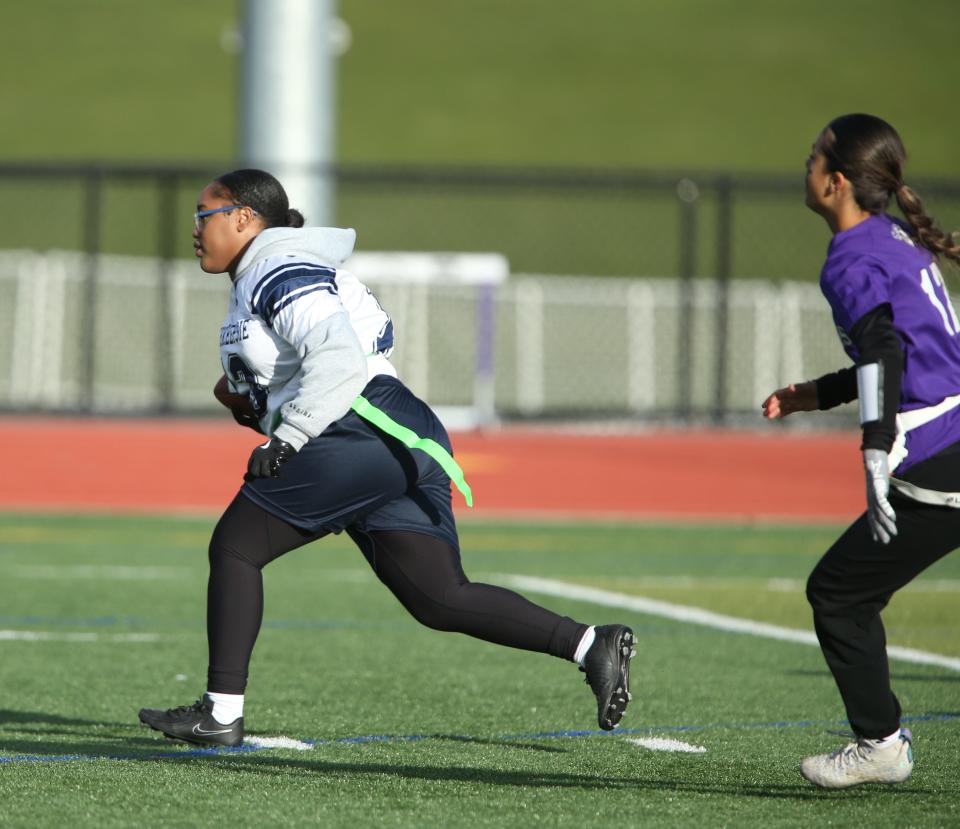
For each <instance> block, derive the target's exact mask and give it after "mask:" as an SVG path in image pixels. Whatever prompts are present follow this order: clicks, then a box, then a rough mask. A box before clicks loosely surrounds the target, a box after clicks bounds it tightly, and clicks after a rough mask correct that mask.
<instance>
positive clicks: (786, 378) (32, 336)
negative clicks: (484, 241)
mask: <svg viewBox="0 0 960 829" xmlns="http://www.w3.org/2000/svg"><path fill="white" fill-rule="evenodd" d="M358 256H359V254H358ZM368 256H370V257H371V262H373V261H374V259H373V258H372V257H379V259H377V260H376V261H377V262H378V263H379V265H378V268H379V270H378V271H377V272H372V273H371V275H370V276H369V277H368V284H369V285H370V287H371V288H372V289H373V290H374V291H375V292H376V293H377V296H378V298H379V299H380V302H381V304H382V305H383V306H384V307H385V308H386V309H387V310H388V311H389V312H390V313H391V315H392V316H393V318H394V321H395V327H396V330H397V346H396V350H395V353H394V362H395V363H396V365H397V367H398V369H399V371H400V373H401V376H402V377H404V378H405V379H406V380H407V382H408V383H409V384H410V386H411V387H412V388H413V389H414V391H415V392H417V393H418V394H420V395H421V396H422V397H424V398H425V399H427V400H429V401H430V402H431V403H433V404H435V405H438V406H444V407H449V406H454V407H461V408H463V409H468V410H473V411H475V412H485V414H483V415H482V416H481V417H480V419H487V418H488V415H489V410H493V409H495V410H496V412H498V413H499V414H502V415H508V416H509V415H511V414H514V415H524V416H564V415H570V416H578V417H582V416H591V415H597V416H601V415H602V416H609V415H613V416H623V417H644V416H649V415H662V414H669V413H671V412H678V411H686V412H689V413H692V414H693V415H695V416H696V415H697V414H704V415H706V414H709V413H711V412H713V411H714V409H715V406H716V403H717V400H718V399H722V401H723V407H724V409H725V410H726V411H729V412H747V411H756V410H757V409H758V407H759V404H760V402H761V401H762V400H763V398H764V396H765V395H766V394H767V393H768V392H769V391H770V390H772V389H773V388H776V387H777V386H779V385H782V384H784V383H786V382H790V381H795V380H803V379H808V378H812V377H815V376H818V375H820V374H823V373H825V372H828V371H832V370H835V369H836V368H838V367H840V366H842V365H845V364H846V363H847V359H846V357H845V356H844V354H843V352H842V350H841V348H840V345H839V342H838V340H837V336H836V333H835V330H834V326H833V322H832V320H831V318H830V314H829V311H828V309H827V306H826V303H825V301H824V299H823V297H822V296H821V295H820V292H819V289H818V287H817V286H816V285H814V284H808V283H795V282H785V283H772V282H767V281H764V280H760V279H749V280H733V281H731V282H730V284H729V286H728V294H727V315H726V319H727V329H726V337H725V338H724V339H721V338H720V337H718V333H719V332H718V331H717V322H718V319H721V318H722V315H720V314H719V313H718V309H719V307H720V306H719V303H720V298H721V297H720V294H719V293H718V288H717V286H716V284H715V283H714V282H713V281H710V280H693V281H692V282H691V283H688V284H689V286H690V287H689V289H688V288H687V287H685V283H683V282H680V281H678V280H676V279H658V278H635V279H627V278H614V279H611V278H596V277H589V276H586V275H585V276H547V275H533V274H513V275H512V276H511V277H510V278H509V279H508V280H506V281H504V278H505V276H506V264H505V262H501V263H499V264H497V263H496V261H495V260H494V259H491V260H488V267H486V269H485V270H484V273H483V274H480V275H479V276H478V277H477V278H476V279H473V278H459V279H458V278H447V277H445V276H444V271H443V268H440V269H439V271H438V272H437V273H436V274H434V275H433V277H432V278H431V279H430V280H426V281H424V280H418V279H412V278H410V275H409V274H407V276H406V277H404V276H403V275H402V271H403V267H404V266H401V265H400V264H399V263H400V262H401V258H402V257H406V262H407V265H406V266H405V267H409V265H410V261H411V260H410V259H409V255H408V254H405V255H398V258H396V260H395V262H396V263H397V266H396V268H395V269H394V270H396V273H395V274H392V275H391V273H390V268H391V266H390V257H391V256H393V255H392V254H375V255H374V254H369V255H368ZM448 260H449V257H448ZM93 264H95V266H96V269H95V270H96V279H95V280H94V279H93V278H91V276H90V273H91V270H90V268H91V260H90V259H88V258H87V257H85V256H84V255H83V254H79V253H65V252H49V253H36V252H31V251H7V252H2V253H0V325H2V327H3V330H4V331H5V332H6V336H5V337H3V338H0V407H3V408H6V409H11V408H30V409H38V408H39V409H49V410H74V409H89V410H92V411H98V412H140V411H143V412H149V411H158V410H165V411H199V410H203V409H208V408H209V409H213V408H215V406H216V403H215V402H214V401H213V398H212V396H211V389H212V387H213V384H214V382H215V381H216V379H217V377H218V376H219V374H220V364H219V356H218V346H217V335H218V332H219V328H220V324H221V321H222V319H223V316H224V312H225V308H226V298H227V291H228V287H229V283H228V280H227V279H226V277H224V276H208V275H206V274H203V273H202V272H200V271H199V269H198V268H197V265H196V264H195V263H194V262H190V261H179V260H178V261H174V262H161V261H159V260H154V259H146V258H132V257H120V256H106V255H104V256H100V257H98V258H97V260H96V262H95V263H93ZM474 264H476V263H475V262H474ZM347 267H351V268H354V267H355V266H354V263H353V261H351V262H349V263H348V264H347ZM355 270H356V272H357V273H358V275H361V276H363V273H362V269H361V268H360V267H355ZM495 273H496V274H499V276H494V275H492V274H495ZM687 290H689V295H686V294H685V293H684V292H685V291H687ZM721 343H723V347H724V348H725V349H726V354H725V357H726V367H725V370H724V373H723V377H724V386H725V388H724V389H723V393H722V395H720V396H719V397H718V388H717V382H718V371H717V366H718V354H717V349H718V346H719V344H721ZM485 351H489V352H490V353H489V354H488V355H487V356H486V357H485V356H484V352H485ZM489 357H492V361H493V366H494V373H493V378H492V380H491V381H490V382H489V383H488V384H487V385H486V386H485V385H484V384H478V383H477V376H478V366H479V367H480V370H482V367H483V366H484V365H485V364H487V363H489V362H490V359H489Z"/></svg>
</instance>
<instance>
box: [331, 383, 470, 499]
mask: <svg viewBox="0 0 960 829" xmlns="http://www.w3.org/2000/svg"><path fill="white" fill-rule="evenodd" d="M350 408H351V409H353V411H355V412H356V413H357V414H358V415H359V416H360V417H362V418H363V419H364V420H366V421H367V422H368V423H372V424H373V425H374V426H376V427H377V428H378V429H379V430H380V431H381V432H385V433H386V434H388V435H390V437H392V438H396V439H397V440H399V441H400V442H401V443H402V444H403V445H404V446H406V447H407V448H408V449H419V450H420V451H421V452H426V454H428V455H429V456H430V457H431V458H433V459H434V460H435V461H436V462H437V463H438V464H440V468H441V469H442V470H443V471H444V472H446V473H447V475H448V477H449V478H450V480H451V481H453V483H454V485H455V486H456V487H457V489H459V490H460V492H461V493H462V494H463V500H464V501H466V502H467V506H468V507H471V508H472V507H473V492H472V490H471V489H470V485H469V484H468V483H467V480H466V478H464V476H463V470H462V469H461V468H460V464H458V463H457V462H456V461H455V460H454V459H453V455H451V454H450V453H449V452H448V451H447V450H446V449H444V448H443V447H442V446H441V445H440V444H439V443H437V442H436V441H435V440H431V439H430V438H422V437H420V435H418V434H417V433H416V432H414V431H413V430H412V429H408V428H407V427H406V426H402V425H401V424H399V423H397V421H395V420H394V419H393V418H392V417H390V415H388V414H387V413H386V412H384V411H382V410H381V409H378V408H377V407H376V406H374V405H373V404H372V403H371V402H370V401H369V400H367V399H366V398H365V397H364V396H363V395H362V394H361V395H358V397H357V399H356V400H354V401H353V405H352V406H351V407H350Z"/></svg>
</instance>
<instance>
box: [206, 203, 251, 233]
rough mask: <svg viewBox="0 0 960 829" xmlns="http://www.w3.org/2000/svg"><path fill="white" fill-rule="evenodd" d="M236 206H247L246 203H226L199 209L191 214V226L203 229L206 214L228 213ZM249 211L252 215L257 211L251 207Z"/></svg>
mask: <svg viewBox="0 0 960 829" xmlns="http://www.w3.org/2000/svg"><path fill="white" fill-rule="evenodd" d="M238 207H247V205H245V204H228V205H226V207H215V208H213V210H199V211H197V212H196V213H194V214H193V226H194V227H195V228H196V229H197V230H198V231H199V230H203V225H204V221H203V220H204V219H206V218H207V216H212V215H213V214H214V213H229V212H230V211H231V210H236V209H237V208H238ZM250 212H251V213H253V215H254V216H256V215H258V213H257V211H256V210H254V209H253V208H252V207H251V208H250Z"/></svg>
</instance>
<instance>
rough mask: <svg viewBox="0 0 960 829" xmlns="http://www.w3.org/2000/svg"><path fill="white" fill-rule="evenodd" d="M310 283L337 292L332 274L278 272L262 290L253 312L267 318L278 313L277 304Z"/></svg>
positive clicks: (298, 271)
mask: <svg viewBox="0 0 960 829" xmlns="http://www.w3.org/2000/svg"><path fill="white" fill-rule="evenodd" d="M308 285H323V286H324V287H325V288H326V290H328V291H329V292H330V293H332V294H336V293H337V285H336V282H335V281H334V279H333V277H332V276H321V275H318V274H315V273H304V272H303V271H301V270H293V271H287V272H285V273H281V274H277V275H276V276H275V277H274V278H273V281H272V282H271V283H270V284H269V285H267V286H266V287H265V288H264V289H263V290H262V291H261V292H260V297H259V298H258V299H257V300H256V301H255V302H254V303H253V313H255V314H257V315H259V316H261V317H263V318H264V319H267V317H270V316H273V315H274V314H275V313H276V304H277V303H278V302H280V301H281V300H282V299H283V298H284V297H286V296H289V295H290V294H291V293H292V292H293V291H296V290H298V289H299V288H304V287H306V286H308Z"/></svg>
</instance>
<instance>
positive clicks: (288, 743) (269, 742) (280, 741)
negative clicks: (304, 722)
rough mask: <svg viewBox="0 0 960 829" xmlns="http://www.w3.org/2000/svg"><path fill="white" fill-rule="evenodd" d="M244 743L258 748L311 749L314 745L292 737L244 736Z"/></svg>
mask: <svg viewBox="0 0 960 829" xmlns="http://www.w3.org/2000/svg"><path fill="white" fill-rule="evenodd" d="M243 744H244V745H250V746H255V747H256V748H289V749H293V750H294V751H311V750H312V749H313V746H312V745H310V743H305V742H303V740H294V739H293V738H292V737H244V738H243Z"/></svg>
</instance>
